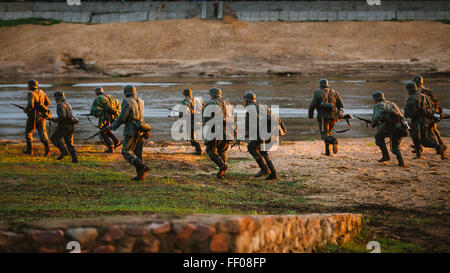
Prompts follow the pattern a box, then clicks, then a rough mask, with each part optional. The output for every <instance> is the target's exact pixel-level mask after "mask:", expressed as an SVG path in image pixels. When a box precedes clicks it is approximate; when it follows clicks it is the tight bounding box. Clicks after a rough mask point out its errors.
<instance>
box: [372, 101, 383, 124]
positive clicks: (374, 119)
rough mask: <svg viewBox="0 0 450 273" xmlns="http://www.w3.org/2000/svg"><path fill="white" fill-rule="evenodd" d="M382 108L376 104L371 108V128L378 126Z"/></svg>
mask: <svg viewBox="0 0 450 273" xmlns="http://www.w3.org/2000/svg"><path fill="white" fill-rule="evenodd" d="M383 110H384V109H383V106H382V105H381V104H380V103H378V104H376V105H375V106H374V107H373V115H372V122H371V124H370V125H371V126H372V128H375V127H377V126H378V122H380V119H381V115H382V114H383Z"/></svg>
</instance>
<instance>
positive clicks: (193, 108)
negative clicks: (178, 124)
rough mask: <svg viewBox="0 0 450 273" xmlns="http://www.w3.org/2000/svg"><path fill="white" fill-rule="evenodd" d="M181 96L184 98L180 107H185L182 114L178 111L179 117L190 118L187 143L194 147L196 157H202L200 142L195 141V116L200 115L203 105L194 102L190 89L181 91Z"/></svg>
mask: <svg viewBox="0 0 450 273" xmlns="http://www.w3.org/2000/svg"><path fill="white" fill-rule="evenodd" d="M183 95H184V96H185V98H184V100H183V101H182V102H181V105H185V106H186V109H185V111H184V112H182V111H180V113H179V117H180V118H181V117H183V115H190V116H191V123H190V128H189V129H190V131H191V133H190V136H189V141H190V142H191V145H192V146H194V147H195V153H196V154H197V155H202V154H203V152H202V147H201V146H200V142H199V141H198V140H197V136H196V133H195V118H194V117H195V116H196V115H199V114H201V109H203V107H204V103H203V102H201V101H198V100H195V99H194V97H193V96H192V90H191V89H190V88H188V89H184V90H183Z"/></svg>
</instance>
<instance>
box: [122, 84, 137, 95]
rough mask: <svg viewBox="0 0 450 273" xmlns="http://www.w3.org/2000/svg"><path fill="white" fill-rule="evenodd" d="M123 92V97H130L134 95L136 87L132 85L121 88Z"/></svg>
mask: <svg viewBox="0 0 450 273" xmlns="http://www.w3.org/2000/svg"><path fill="white" fill-rule="evenodd" d="M123 92H124V93H125V96H130V95H134V94H136V87H135V86H134V85H126V86H125V87H124V88H123Z"/></svg>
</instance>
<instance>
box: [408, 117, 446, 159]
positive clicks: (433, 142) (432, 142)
mask: <svg viewBox="0 0 450 273" xmlns="http://www.w3.org/2000/svg"><path fill="white" fill-rule="evenodd" d="M409 132H410V136H411V138H412V139H413V143H414V147H415V149H416V153H418V154H419V155H420V153H421V150H422V146H423V147H426V148H434V149H436V151H438V149H439V148H440V147H439V143H438V141H437V139H436V136H435V134H434V133H433V131H432V128H427V127H425V126H421V125H419V124H414V123H413V124H412V126H411V130H410V131H409Z"/></svg>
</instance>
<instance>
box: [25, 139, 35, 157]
mask: <svg viewBox="0 0 450 273" xmlns="http://www.w3.org/2000/svg"><path fill="white" fill-rule="evenodd" d="M23 153H24V154H27V155H33V144H32V143H31V142H29V141H27V149H26V150H24V151H23Z"/></svg>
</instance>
